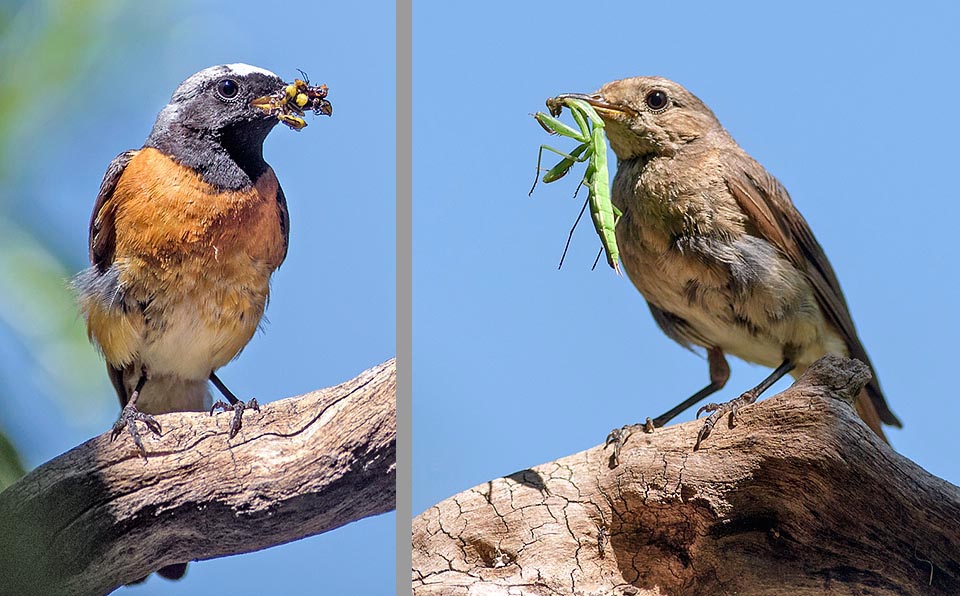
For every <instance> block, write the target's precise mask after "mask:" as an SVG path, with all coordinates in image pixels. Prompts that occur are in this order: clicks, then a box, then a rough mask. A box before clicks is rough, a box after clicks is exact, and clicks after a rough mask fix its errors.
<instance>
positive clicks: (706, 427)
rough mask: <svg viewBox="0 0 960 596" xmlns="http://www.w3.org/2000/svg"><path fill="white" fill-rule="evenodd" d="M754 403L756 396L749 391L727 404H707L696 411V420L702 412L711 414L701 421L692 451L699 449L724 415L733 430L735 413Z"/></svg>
mask: <svg viewBox="0 0 960 596" xmlns="http://www.w3.org/2000/svg"><path fill="white" fill-rule="evenodd" d="M755 401H757V395H756V393H755V392H754V391H752V390H751V391H747V392H746V393H744V394H742V395H741V396H740V397H735V398H734V399H731V400H730V401H728V402H724V403H722V404H717V403H709V404H707V405H705V406H703V407H702V408H700V409H699V410H697V418H700V414H703V413H704V412H710V413H711V414H710V415H709V416H707V418H706V419H705V420H704V421H703V427H702V428H701V429H700V432H699V433H697V443H696V444H695V445H694V446H693V450H694V451H696V450H697V449H699V448H700V443H702V442H703V440H704V439H706V438H707V437H709V436H710V432H711V431H713V427H714V426H716V424H717V422H718V421H719V420H720V419H721V418H723V416H724V414H728V415H729V416H730V418H729V420H728V422H727V425H728V426H729V427H730V428H733V427H734V418H735V417H736V415H737V412H738V411H740V408H742V407H743V406H746V405H750V404H752V403H753V402H755Z"/></svg>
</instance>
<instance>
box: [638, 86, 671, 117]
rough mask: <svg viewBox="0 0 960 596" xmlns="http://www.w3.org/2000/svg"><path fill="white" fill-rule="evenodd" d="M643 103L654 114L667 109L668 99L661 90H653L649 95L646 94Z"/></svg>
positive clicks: (665, 93)
mask: <svg viewBox="0 0 960 596" xmlns="http://www.w3.org/2000/svg"><path fill="white" fill-rule="evenodd" d="M644 102H645V103H646V104H647V107H648V108H650V109H651V110H653V111H654V112H661V111H663V110H665V109H667V106H668V105H669V104H670V98H669V97H667V92H666V91H664V90H662V89H654V90H653V91H651V92H650V93H647V97H646V98H645V99H644Z"/></svg>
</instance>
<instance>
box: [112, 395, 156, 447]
mask: <svg viewBox="0 0 960 596" xmlns="http://www.w3.org/2000/svg"><path fill="white" fill-rule="evenodd" d="M137 422H142V423H143V424H144V426H146V427H147V429H148V430H149V431H150V432H152V433H153V434H155V435H157V436H160V433H161V428H160V423H159V422H157V420H156V419H155V418H154V417H153V416H151V415H150V414H144V413H143V412H141V411H140V410H138V409H137V408H136V407H135V406H133V405H132V404H127V405H126V406H124V407H123V410H121V411H120V417H119V418H117V421H116V422H115V423H114V424H113V430H112V431H111V433H110V441H111V442H112V441H114V440H115V439H116V438H117V437H118V436H120V433H122V432H123V431H124V430H126V431H127V433H129V434H130V436H131V437H132V438H133V444H134V445H136V446H137V449H138V450H139V451H140V455H142V456H143V458H144V459H146V458H147V451H146V449H144V447H143V440H142V439H141V438H140V430H139V429H138V428H137Z"/></svg>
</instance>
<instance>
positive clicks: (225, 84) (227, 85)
mask: <svg viewBox="0 0 960 596" xmlns="http://www.w3.org/2000/svg"><path fill="white" fill-rule="evenodd" d="M237 93H240V84H239V83H237V82H236V81H234V80H233V79H223V80H222V81H220V82H219V83H217V94H218V95H220V97H222V98H224V99H233V98H234V97H236V96H237Z"/></svg>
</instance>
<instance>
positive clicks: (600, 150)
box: [530, 96, 622, 275]
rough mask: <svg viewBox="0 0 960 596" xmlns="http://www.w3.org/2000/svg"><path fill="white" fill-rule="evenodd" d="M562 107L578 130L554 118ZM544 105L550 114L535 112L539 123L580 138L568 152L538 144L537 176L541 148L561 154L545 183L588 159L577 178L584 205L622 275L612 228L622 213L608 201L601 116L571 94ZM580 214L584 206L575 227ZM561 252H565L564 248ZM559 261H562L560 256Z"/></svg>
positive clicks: (604, 136) (607, 177) (608, 173)
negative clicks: (580, 177)
mask: <svg viewBox="0 0 960 596" xmlns="http://www.w3.org/2000/svg"><path fill="white" fill-rule="evenodd" d="M564 107H566V108H567V109H568V110H570V113H571V114H572V115H573V119H574V120H575V121H576V123H577V126H578V127H579V128H580V130H575V129H574V128H572V127H570V126H567V125H566V124H564V123H563V122H561V121H560V120H558V119H557V117H558V116H560V112H561V111H562V110H563V108H564ZM547 108H549V110H550V115H547V114H544V113H543V112H537V113H536V114H534V118H536V119H537V122H539V123H540V126H542V127H543V129H544V130H546V131H547V132H548V133H550V134H558V135H560V136H564V137H569V138H571V139H573V140H575V141H579V142H580V145H578V146H577V147H575V148H574V149H573V151H571V152H570V153H564V152H562V151H559V150H557V149H554V148H553V147H550V146H548V145H540V152H539V153H538V154H537V179H539V177H540V162H541V159H542V158H543V150H544V149H546V150H548V151H552V152H554V153H556V154H557V155H559V156H561V157H562V158H563V159H561V160H560V162H559V163H558V164H557V165H555V166H553V167H552V168H550V169H549V170H547V173H546V174H544V175H543V182H544V183H546V184H549V183H551V182H555V181H557V180H559V179H560V178H563V177H564V176H565V175H566V174H567V172H569V171H570V169H571V168H572V167H573V165H574V164H575V163H582V162H584V161H587V162H588V163H587V171H586V172H585V173H584V175H583V180H582V181H581V182H580V184H581V185H586V187H587V191H588V195H589V196H588V197H587V202H586V203H584V209H586V206H587V204H589V205H590V215H591V217H592V219H593V226H594V228H595V229H596V231H597V235H598V236H600V242H601V244H603V251H604V252H606V254H607V263H608V264H609V265H610V266H611V267H612V268H613V270H614V271H616V272H617V275H621V272H620V253H619V251H618V249H617V236H616V233H615V232H614V228H615V227H616V225H617V221H618V220H619V219H620V216H621V215H622V213H621V212H620V210H619V209H617V208H616V207H615V206H614V205H613V203H612V202H611V201H610V172H609V170H608V168H607V143H606V141H607V139H606V134H605V132H604V129H603V128H604V127H603V120H602V119H601V118H600V116H599V115H598V114H597V112H596V110H594V109H593V106H591V105H590V104H588V103H587V102H585V101H583V100H581V99H574V98H572V97H563V96H560V97H555V98H551V99H548V100H547ZM537 179H535V180H534V181H533V188H531V189H530V194H531V195H532V194H533V190H534V189H535V188H536V187H537ZM577 188H578V189H579V188H580V187H579V186H578V187H577ZM582 215H583V209H581V210H580V215H579V216H577V222H576V223H574V224H573V226H574V228H576V226H577V223H579V221H580V216H582ZM570 235H571V236H572V235H573V230H570ZM569 244H570V238H569V237H568V238H567V246H569ZM563 252H564V255H566V252H567V251H566V248H564V251H563ZM598 258H599V257H598ZM560 263H561V265H562V264H563V259H562V258H561V261H560Z"/></svg>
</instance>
